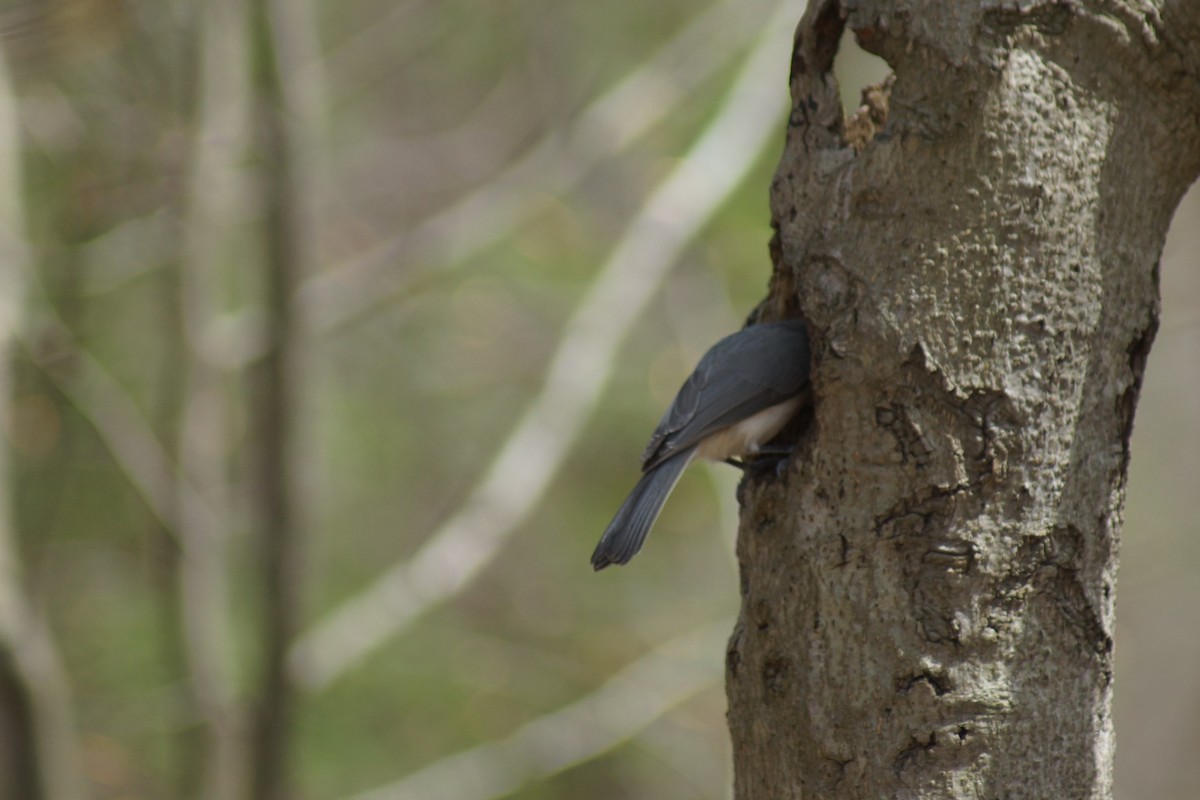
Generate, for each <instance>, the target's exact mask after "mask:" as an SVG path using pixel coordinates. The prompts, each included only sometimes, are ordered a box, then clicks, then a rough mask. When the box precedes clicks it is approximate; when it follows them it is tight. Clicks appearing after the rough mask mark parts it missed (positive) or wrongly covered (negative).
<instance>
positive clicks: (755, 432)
mask: <svg viewBox="0 0 1200 800" xmlns="http://www.w3.org/2000/svg"><path fill="white" fill-rule="evenodd" d="M801 401H802V398H800V397H793V398H792V399H791V400H785V401H784V402H782V403H780V404H779V405H776V406H771V407H770V408H765V409H763V410H762V411H760V412H758V413H757V414H755V415H754V416H752V417H747V418H746V419H744V420H742V421H741V422H738V423H736V424H734V425H730V426H729V427H728V428H725V429H724V430H720V431H717V432H716V433H714V434H713V435H712V436H709V437H708V438H706V439H705V440H704V441H703V442H701V443H700V446H699V447H697V448H696V455H698V456H700V457H701V458H707V459H709V460H710V461H724V460H725V459H727V458H733V457H737V456H751V455H754V454H755V453H757V452H758V451H759V450H760V449H761V448H762V446H763V445H764V444H766V443H767V442H769V441H771V439H772V438H773V437H774V436H775V434H777V433H779V432H780V431H781V430H783V426H784V425H786V424H787V423H788V420H790V419H791V418H792V416H793V415H794V414H795V413H796V411H797V410H799V408H800V403H801Z"/></svg>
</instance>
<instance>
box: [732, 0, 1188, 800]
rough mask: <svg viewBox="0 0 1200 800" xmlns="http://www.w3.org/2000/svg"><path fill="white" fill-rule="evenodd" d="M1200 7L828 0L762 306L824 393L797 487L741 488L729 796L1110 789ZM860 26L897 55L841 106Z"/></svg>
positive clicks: (787, 161)
mask: <svg viewBox="0 0 1200 800" xmlns="http://www.w3.org/2000/svg"><path fill="white" fill-rule="evenodd" d="M1197 6H1198V4H1197V3H1195V2H1191V3H1177V4H1170V5H1166V4H1163V3H1161V2H1148V3H1144V4H1133V3H1126V2H1121V1H1120V0H1117V1H1116V2H1095V3H1082V4H1064V3H1057V2H1017V3H1006V4H1000V3H988V2H957V3H946V4H936V5H929V4H918V3H913V2H911V0H879V1H878V2H871V1H870V0H868V1H867V2H860V3H853V4H852V3H848V2H845V3H844V4H839V2H837V0H831V1H829V2H814V3H813V4H812V5H810V7H809V9H808V11H807V12H806V14H805V17H804V19H803V20H802V22H801V24H800V27H799V29H798V30H797V38H796V47H795V52H794V55H793V61H792V76H791V89H792V98H793V114H792V118H791V120H790V125H789V130H788V140H787V146H786V151H785V153H784V156H783V158H782V161H781V163H780V165H779V168H778V172H777V174H776V178H775V181H774V184H773V186H772V194H771V201H772V211H773V217H774V224H775V226H776V229H777V231H778V233H777V236H776V239H775V241H774V243H773V255H774V257H775V262H776V263H775V268H776V269H775V276H774V278H773V282H772V287H771V296H770V297H769V299H768V301H767V303H766V304H765V309H764V312H765V314H766V315H767V316H772V317H775V316H792V315H795V314H797V313H803V314H804V315H806V316H807V318H808V319H809V321H810V323H811V328H812V332H813V335H814V340H815V345H816V347H815V356H814V368H815V372H814V381H815V388H816V408H815V413H814V416H813V419H812V421H811V423H810V424H809V425H808V427H807V429H806V430H805V431H804V432H803V433H802V434H801V436H800V440H799V441H800V444H799V450H798V453H797V456H796V457H794V458H793V460H792V466H791V468H790V470H789V471H788V473H787V474H786V475H785V476H784V478H783V479H782V480H773V479H771V478H769V477H758V478H755V479H751V481H750V482H749V483H748V484H747V486H745V487H744V489H745V491H744V494H743V496H744V501H745V502H744V507H743V512H742V520H741V531H740V535H739V543H738V553H739V558H740V561H741V568H742V595H743V602H742V612H741V617H740V619H739V622H738V625H737V629H736V630H735V632H734V635H733V637H732V639H731V640H730V644H729V652H728V663H727V680H728V694H729V706H730V710H729V724H730V729H731V733H732V736H733V744H734V761H735V771H736V779H735V783H736V796H737V797H738V798H741V799H742V800H749V798H771V800H776V799H777V798H805V797H822V798H881V797H903V798H914V797H954V798H1006V799H1007V798H1047V797H1061V798H1107V797H1110V796H1111V773H1112V759H1113V750H1114V738H1113V730H1112V716H1111V712H1110V700H1111V696H1112V691H1113V684H1112V650H1113V639H1112V632H1113V608H1114V582H1115V571H1116V557H1117V537H1118V531H1119V528H1120V522H1121V514H1122V506H1123V502H1124V489H1125V479H1126V468H1127V465H1128V461H1129V448H1128V443H1129V434H1130V430H1131V427H1132V422H1133V411H1134V406H1135V405H1136V401H1137V396H1138V390H1139V387H1140V384H1141V377H1142V372H1143V368H1144V366H1145V361H1146V356H1147V353H1148V350H1149V347H1150V343H1151V341H1152V340H1153V337H1154V331H1155V328H1156V324H1157V318H1158V296H1157V262H1158V257H1159V253H1160V250H1161V248H1162V244H1163V239H1164V236H1165V234H1166V230H1167V226H1168V223H1169V222H1170V219H1171V215H1172V212H1173V210H1174V208H1175V205H1176V203H1177V201H1178V200H1179V198H1180V196H1181V195H1182V194H1183V192H1184V190H1185V189H1186V188H1187V186H1188V184H1189V183H1190V182H1191V181H1192V179H1193V178H1194V177H1195V175H1196V173H1197V170H1198V169H1200V131H1198V129H1200V113H1198V111H1197V109H1200V92H1198V91H1197V86H1198V80H1197V76H1198V74H1200V45H1197V44H1196V43H1197V42H1200V36H1198V35H1197V34H1200V29H1198V25H1197V18H1198V17H1200V11H1198V7H1197ZM846 26H848V27H849V28H850V29H852V30H853V31H854V32H855V34H856V35H857V38H858V41H859V43H860V44H862V45H863V46H864V47H865V48H866V49H868V50H870V51H872V52H874V53H876V54H878V55H880V56H881V57H883V58H884V59H885V60H886V61H887V62H888V64H889V65H890V66H891V68H892V69H893V71H894V73H895V82H894V84H892V85H890V86H888V87H885V88H884V89H882V90H878V91H876V93H875V101H874V103H873V105H874V106H875V107H874V108H873V109H872V113H870V114H865V113H864V114H862V115H860V117H859V118H858V119H857V120H855V121H854V124H852V125H846V124H845V122H844V120H843V115H842V109H841V108H840V106H839V103H838V95H837V91H836V86H835V83H834V80H833V78H832V76H831V75H830V72H829V71H830V68H831V64H832V60H833V55H834V52H835V50H836V48H837V43H838V40H839V36H840V35H841V33H842V31H843V29H844V28H845V27H846ZM889 89H890V98H889V97H888V96H887V95H888V90H889ZM872 118H873V120H874V124H872ZM884 120H886V121H884ZM880 123H881V127H878V128H876V125H879V124H880ZM847 131H849V132H850V133H849V134H847ZM851 140H853V141H851Z"/></svg>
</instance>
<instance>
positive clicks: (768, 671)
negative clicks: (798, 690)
mask: <svg viewBox="0 0 1200 800" xmlns="http://www.w3.org/2000/svg"><path fill="white" fill-rule="evenodd" d="M791 672H792V662H791V661H790V660H789V659H788V657H787V656H785V655H782V654H781V653H774V654H772V655H769V656H767V659H766V661H764V662H763V668H762V682H763V692H764V693H765V694H766V695H767V698H768V699H769V698H771V697H783V696H784V695H786V694H787V692H788V688H789V685H790V681H791Z"/></svg>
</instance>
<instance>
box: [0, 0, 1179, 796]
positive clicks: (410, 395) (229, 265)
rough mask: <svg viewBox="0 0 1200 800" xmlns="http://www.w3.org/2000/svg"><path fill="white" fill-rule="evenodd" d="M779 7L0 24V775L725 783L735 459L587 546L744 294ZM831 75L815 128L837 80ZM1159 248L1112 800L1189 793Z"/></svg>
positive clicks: (842, 62) (235, 789) (696, 791)
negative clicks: (613, 563)
mask: <svg viewBox="0 0 1200 800" xmlns="http://www.w3.org/2000/svg"><path fill="white" fill-rule="evenodd" d="M801 12H802V3H800V2H797V1H796V0H788V1H787V2H782V3H780V2H768V1H767V0H716V1H715V2H707V3H704V4H702V5H701V4H697V3H695V2H685V1H684V0H662V1H661V2H656V3H634V2H619V3H590V2H583V1H582V0H565V1H564V0H508V2H503V3H468V2H462V1H461V0H438V2H433V0H392V2H386V3H385V2H379V1H378V0H342V2H338V3H333V2H311V3H310V2H297V3H274V4H273V5H272V4H269V3H267V2H266V0H246V2H242V0H210V2H206V3H191V2H185V1H184V0H160V2H154V3H137V2H130V1H129V0H125V1H123V0H5V2H4V3H3V4H2V5H0V49H2V50H3V55H4V59H3V61H4V63H5V64H6V67H5V68H4V69H3V70H0V250H2V251H3V255H4V264H3V269H2V271H0V276H2V279H3V292H2V294H3V297H0V320H3V322H4V324H5V330H6V331H7V332H9V333H10V335H11V337H12V339H11V347H10V358H9V360H8V363H9V366H7V367H6V368H5V372H4V377H5V379H6V383H7V386H4V387H0V388H3V389H4V392H3V395H4V399H3V400H2V401H0V406H5V407H4V408H3V411H4V414H3V416H4V422H5V433H6V437H7V445H8V453H9V458H8V466H7V470H8V472H9V475H8V479H7V484H8V485H9V487H10V492H9V494H8V497H7V500H6V503H5V504H6V505H7V506H8V508H7V510H6V511H5V510H3V509H0V513H3V514H4V518H5V520H6V524H5V525H4V526H3V530H2V531H0V638H2V642H0V651H2V652H0V656H2V657H0V673H2V674H0V754H3V755H0V775H3V776H7V778H6V779H0V782H2V780H7V785H5V787H4V789H3V790H0V791H7V792H8V793H9V795H8V796H11V797H13V798H21V800H25V798H27V797H33V796H34V795H32V794H30V792H32V791H33V787H36V786H37V785H38V784H39V782H40V783H41V784H43V785H48V786H50V789H51V795H52V796H53V797H54V798H56V800H57V798H81V797H95V798H114V799H116V798H122V799H131V798H176V797H178V798H185V797H206V798H226V797H237V796H241V795H239V792H243V791H244V787H245V786H246V785H247V783H248V782H249V785H251V786H253V787H254V789H253V790H252V792H253V796H255V797H263V798H270V797H296V798H312V800H325V799H326V798H330V799H332V798H392V797H397V798H399V797H411V798H422V800H425V799H426V798H453V799H454V800H467V799H468V798H490V797H501V796H507V795H511V796H515V797H522V798H561V797H572V798H601V797H603V798H621V797H629V798H634V797H637V798H645V797H653V798H657V799H659V800H674V799H675V798H679V799H680V800H682V799H683V798H689V799H691V798H725V797H728V796H729V795H730V781H731V775H730V755H729V752H728V741H727V734H726V730H725V725H724V706H725V699H724V694H723V689H722V679H723V655H724V642H725V639H726V637H727V635H728V632H729V631H730V629H731V627H732V623H733V620H734V617H735V615H736V613H737V596H738V593H737V576H736V565H735V561H734V558H733V555H732V543H733V537H734V533H735V530H736V504H735V501H734V495H733V489H734V486H735V485H736V480H737V477H738V476H737V473H736V471H734V470H730V469H711V470H709V471H707V472H706V471H705V470H695V471H693V472H692V473H690V474H688V475H686V476H685V477H684V479H683V481H682V482H681V484H680V487H679V489H678V491H677V493H676V495H675V499H674V500H673V501H672V502H671V503H669V504H668V505H667V507H666V510H665V512H664V514H663V517H662V519H661V520H660V521H659V524H658V530H657V531H656V534H655V535H654V537H653V543H652V547H651V550H652V551H653V552H651V553H647V554H646V555H644V556H643V557H642V558H640V559H638V560H637V561H635V562H634V563H633V564H632V565H631V566H629V567H628V568H624V569H612V570H607V571H605V572H604V573H601V574H599V575H593V574H592V572H591V570H590V568H589V566H588V563H587V561H588V555H589V554H590V552H591V548H592V546H593V545H594V544H595V541H596V539H597V537H598V536H599V534H600V532H601V531H602V530H603V528H604V526H605V524H606V523H607V522H608V520H609V517H610V515H611V514H612V513H613V511H614V510H615V509H616V508H617V506H618V505H619V503H620V501H621V500H622V498H623V496H624V494H625V492H626V491H627V490H628V489H629V487H630V486H631V485H632V483H633V481H634V479H635V478H636V475H637V467H638V463H639V462H638V458H639V455H640V453H641V448H642V446H643V444H644V441H645V439H646V437H647V435H648V434H649V432H650V431H651V430H652V429H653V427H654V425H655V423H656V422H657V418H658V414H659V413H660V412H661V409H662V408H663V407H664V406H665V404H666V403H667V402H669V400H670V398H671V397H672V395H673V394H674V392H675V390H676V389H677V387H678V385H679V383H680V381H681V380H682V379H683V377H684V376H685V375H686V373H687V371H688V370H689V369H690V367H691V366H692V365H693V364H694V362H695V360H696V359H697V358H698V357H699V355H700V354H701V353H703V351H704V350H705V349H706V348H707V347H708V346H709V345H710V344H711V343H712V342H713V341H715V340H716V339H717V338H719V337H720V336H722V335H724V334H725V333H728V332H730V331H732V330H734V329H736V328H737V327H739V326H740V325H741V323H742V320H743V318H744V317H745V315H746V314H747V313H748V312H749V311H750V310H751V309H752V308H753V306H754V304H755V303H756V302H757V301H758V300H759V299H761V298H762V297H763V296H764V294H765V291H766V281H767V278H768V276H769V274H770V264H769V259H768V256H767V241H768V238H769V235H770V231H769V226H768V220H769V212H768V208H767V187H768V185H769V182H770V179H771V175H772V170H773V168H774V164H775V161H776V159H777V158H778V155H779V152H780V149H781V145H782V132H783V126H784V115H785V110H786V106H787V86H786V82H787V70H788V56H789V45H790V36H791V32H792V29H793V28H794V25H795V22H796V20H798V19H799V17H800V14H801ZM838 70H839V79H840V81H841V83H842V86H843V96H844V102H845V103H846V105H847V107H848V108H853V107H854V106H856V105H857V96H858V90H859V88H861V87H862V86H863V85H865V84H867V83H871V82H876V81H878V80H880V79H881V78H882V77H883V76H884V74H885V71H884V68H883V66H882V64H881V62H878V61H877V60H875V59H873V58H870V57H868V56H866V55H865V54H863V53H861V51H858V50H857V48H856V47H855V46H853V44H851V43H847V44H846V46H845V47H843V53H842V54H840V55H839V62H838ZM1197 253H1200V197H1198V196H1196V194H1195V193H1193V195H1192V196H1190V197H1189V198H1188V199H1187V200H1185V202H1184V203H1183V205H1182V206H1181V207H1180V209H1179V211H1178V214H1177V217H1176V221H1175V225H1174V229H1173V233H1172V237H1171V239H1170V241H1169V242H1168V245H1167V249H1166V252H1165V254H1164V257H1163V265H1162V283H1163V314H1162V328H1161V330H1160V332H1159V334H1158V339H1157V342H1156V344H1155V346H1154V350H1153V353H1152V355H1151V358H1150V364H1149V370H1148V373H1147V379H1146V386H1145V389H1144V391H1143V394H1142V399H1141V403H1140V407H1139V409H1138V416H1137V426H1136V432H1135V437H1134V444H1133V452H1134V457H1133V465H1132V470H1131V475H1130V484H1129V499H1128V513H1127V519H1126V527H1125V535H1124V540H1123V546H1122V569H1121V575H1120V585H1119V594H1118V622H1117V627H1118V631H1117V637H1116V638H1117V651H1116V652H1117V694H1116V722H1117V731H1118V740H1119V742H1118V756H1117V783H1118V796H1119V797H1121V798H1127V799H1128V800H1134V798H1138V799H1140V798H1164V799H1166V800H1172V799H1175V798H1178V799H1179V800H1183V799H1184V798H1194V797H1195V788H1194V787H1195V786H1197V785H1200V761H1198V760H1197V759H1196V758H1195V754H1196V753H1197V752H1200V670H1198V669H1197V668H1196V664H1198V663H1200V636H1197V635H1196V620H1197V618H1198V616H1200V580H1197V571H1198V570H1200V513H1198V512H1197V511H1196V510H1195V508H1194V507H1192V505H1191V501H1192V500H1193V499H1194V497H1195V494H1196V490H1197V489H1200V478H1198V476H1200V447H1197V444H1198V443H1200V270H1197V269H1196V263H1195V262H1196V254H1197ZM31 737H37V741H39V742H40V743H41V744H42V745H43V746H44V748H45V752H47V753H49V754H51V757H52V758H51V763H49V764H43V765H42V767H41V773H42V774H41V775H40V776H39V775H38V774H37V773H38V768H37V767H36V766H34V767H30V766H28V765H27V762H26V760H24V759H23V757H22V754H23V753H26V752H28V751H29V750H30V749H31V742H32V741H33V739H31ZM289 748H290V752H289ZM284 753H287V755H286V756H285V755H283V754H284ZM23 765H24V766H23ZM0 796H3V795H0Z"/></svg>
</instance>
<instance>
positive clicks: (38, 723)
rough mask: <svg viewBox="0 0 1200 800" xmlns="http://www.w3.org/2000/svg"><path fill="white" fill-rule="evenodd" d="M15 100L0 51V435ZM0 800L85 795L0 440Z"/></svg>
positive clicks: (15, 240)
mask: <svg viewBox="0 0 1200 800" xmlns="http://www.w3.org/2000/svg"><path fill="white" fill-rule="evenodd" d="M19 141H20V136H19V125H18V116H17V101H16V97H15V95H14V93H13V87H12V84H11V82H10V81H9V77H8V71H7V65H6V63H5V60H4V54H3V53H2V52H0V430H8V429H9V426H10V424H11V420H10V413H11V401H12V397H11V393H12V390H13V381H12V355H13V354H12V346H13V342H14V341H15V338H16V335H17V330H18V328H19V326H20V321H21V305H22V302H23V300H24V284H25V281H26V279H27V272H28V270H29V269H30V257H29V252H28V249H27V247H26V245H25V230H24V228H25V218H24V211H23V198H22V192H21V177H20V176H21V167H20V161H21V154H20V145H19ZM0 445H2V446H0V797H11V798H13V800H18V799H19V800H77V798H83V797H84V796H85V790H84V781H83V775H82V772H81V771H80V764H79V756H78V752H77V745H76V741H75V737H76V731H75V722H74V716H73V712H72V709H71V693H70V686H69V684H68V679H67V675H66V672H65V671H64V669H63V666H62V663H61V662H60V660H59V657H58V653H57V650H56V648H55V646H54V642H53V640H52V638H51V634H50V631H49V630H48V628H47V627H46V624H45V622H44V620H43V619H42V617H41V614H40V613H38V610H37V609H36V608H35V607H34V605H33V603H32V602H31V600H30V598H29V597H28V596H27V595H26V593H25V591H24V587H23V586H22V575H21V567H20V554H19V552H18V546H17V536H16V531H15V530H14V527H15V517H14V514H13V499H12V497H11V495H10V490H11V485H12V484H11V476H10V474H9V463H8V443H7V441H5V442H3V443H0Z"/></svg>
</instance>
